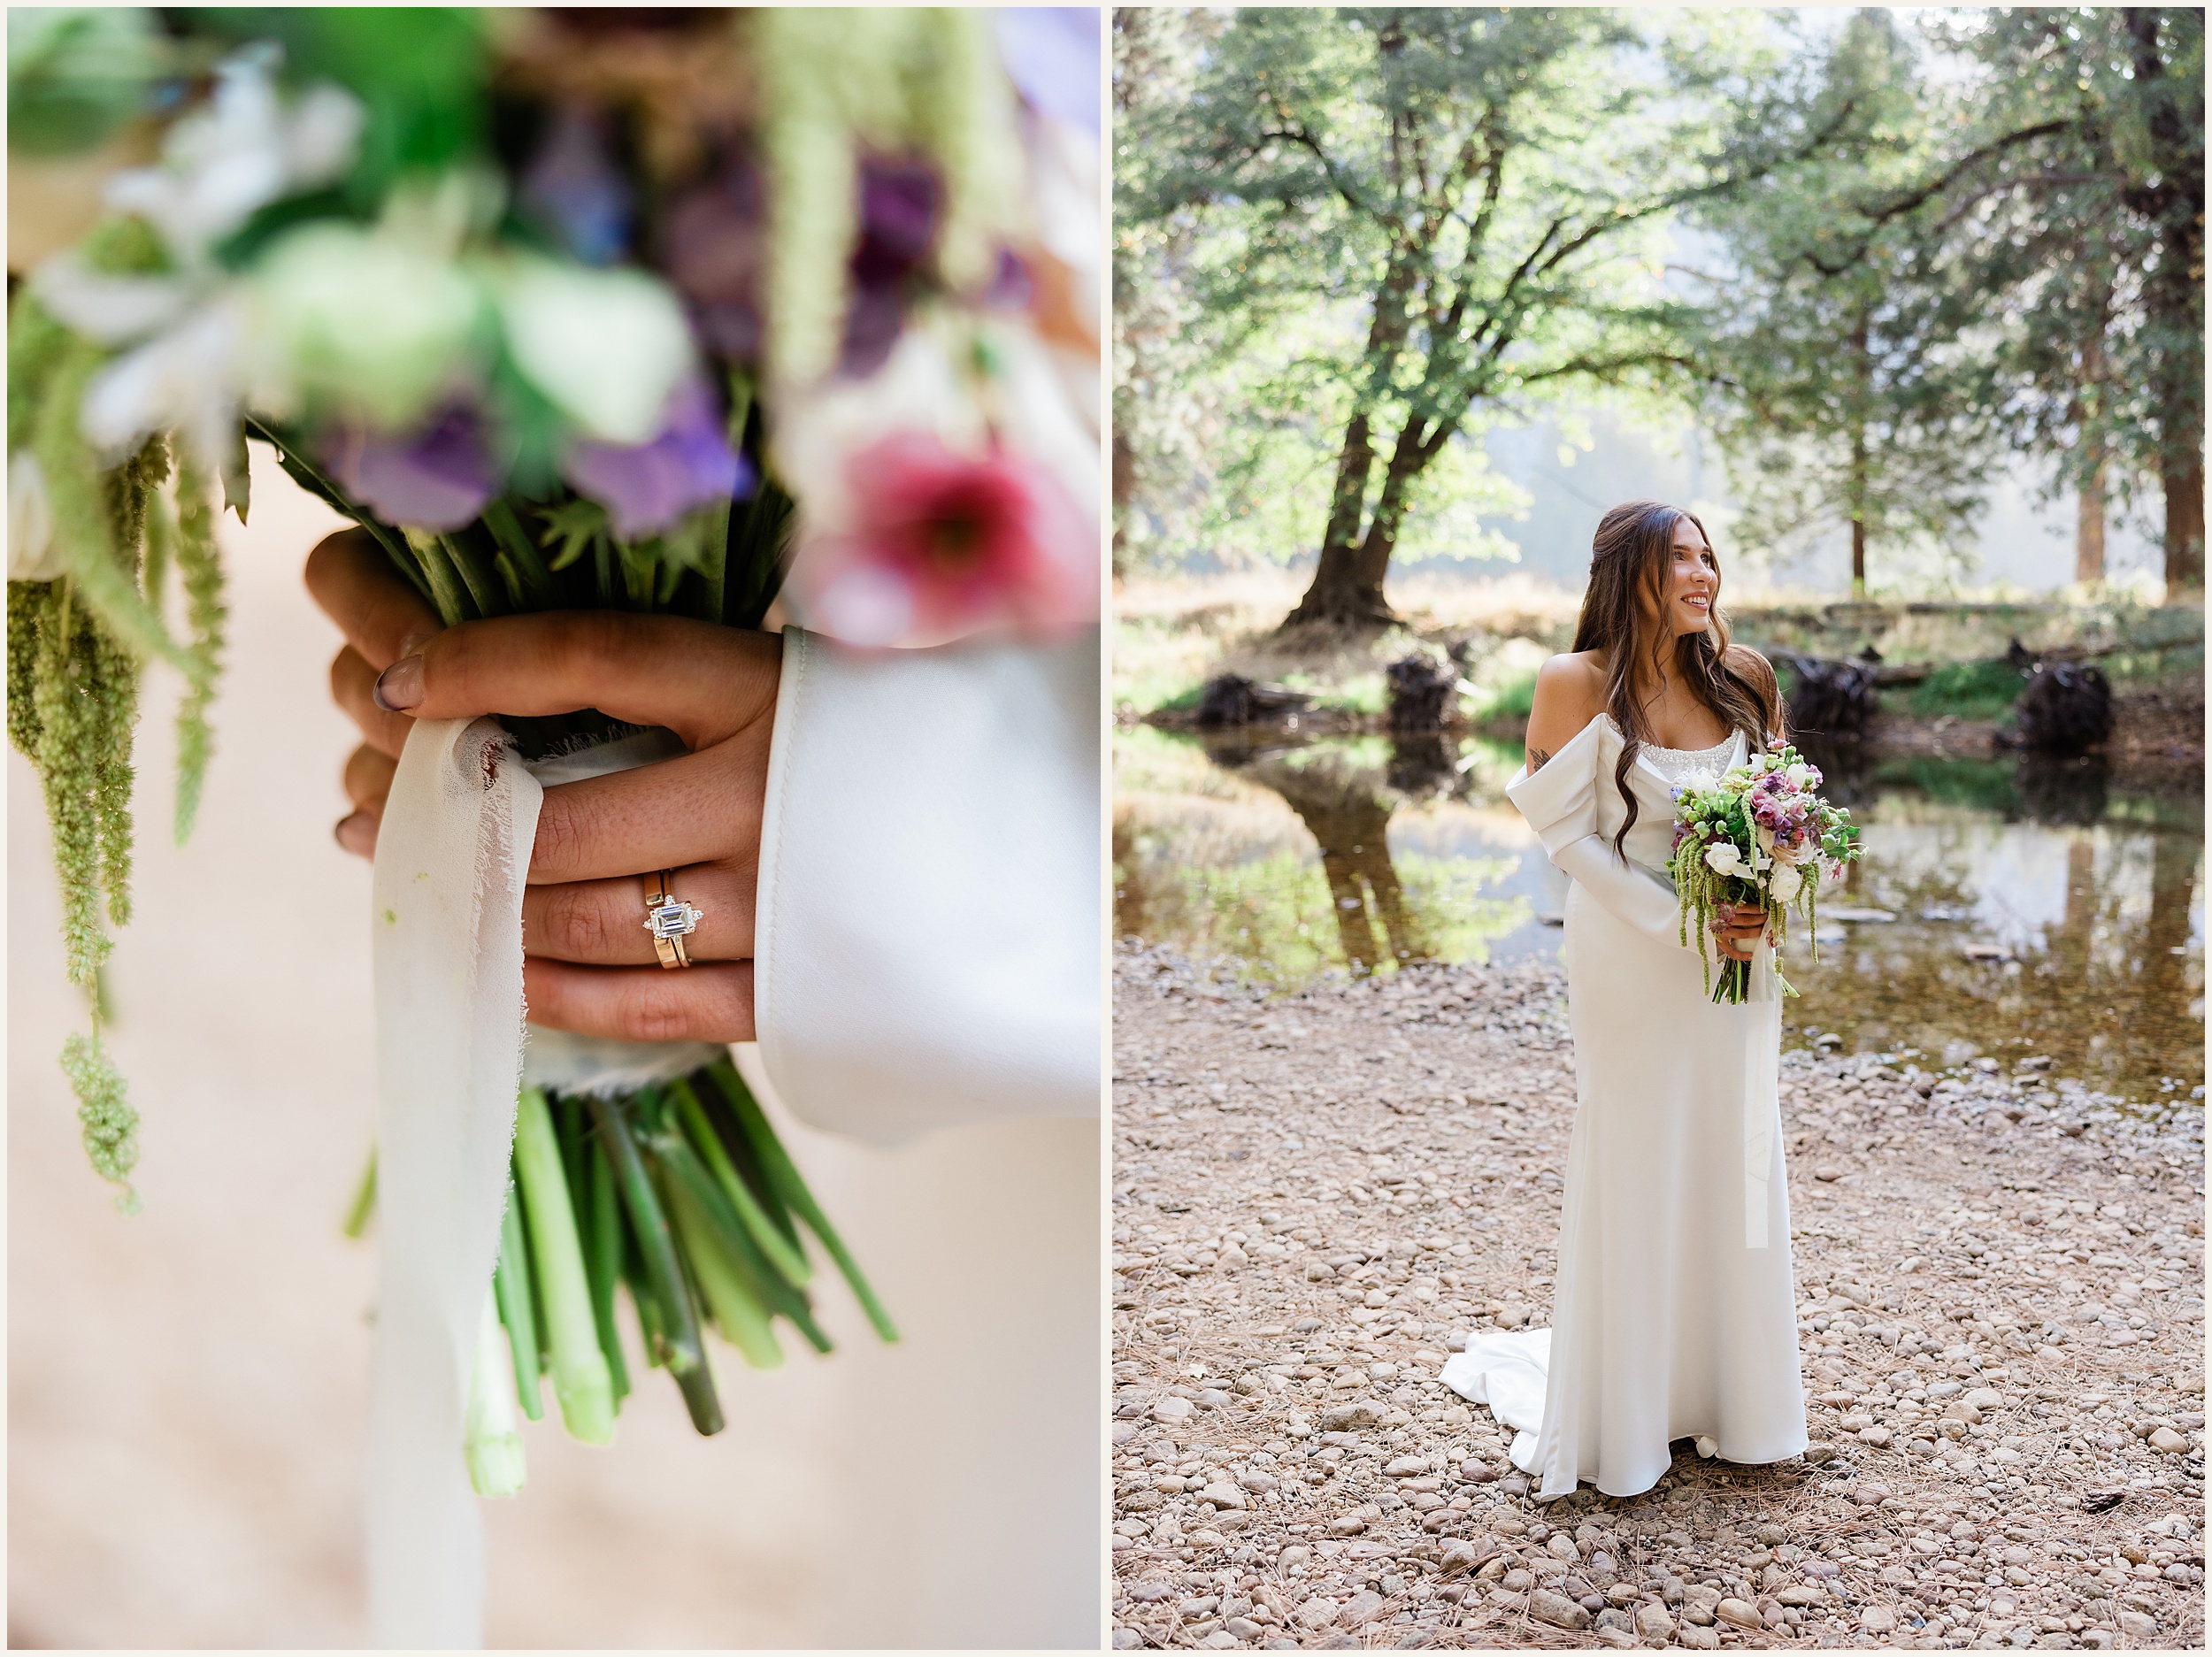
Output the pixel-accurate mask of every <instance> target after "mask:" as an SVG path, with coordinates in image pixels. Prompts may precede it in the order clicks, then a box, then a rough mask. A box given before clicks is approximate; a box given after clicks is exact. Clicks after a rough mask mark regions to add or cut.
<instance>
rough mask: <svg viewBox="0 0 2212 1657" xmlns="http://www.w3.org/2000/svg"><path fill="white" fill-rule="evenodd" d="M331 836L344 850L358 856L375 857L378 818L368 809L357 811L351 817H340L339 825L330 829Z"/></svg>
mask: <svg viewBox="0 0 2212 1657" xmlns="http://www.w3.org/2000/svg"><path fill="white" fill-rule="evenodd" d="M330 837H331V838H332V839H333V840H336V841H337V842H338V845H339V848H341V849H342V850H344V851H349V852H351V853H352V854H353V855H355V856H357V857H373V856H374V855H376V819H375V818H374V817H371V816H370V815H369V814H368V813H367V812H366V811H356V812H355V813H354V814H353V815H352V816H351V817H340V818H339V819H338V823H337V826H336V827H334V828H333V829H332V830H331V831H330Z"/></svg>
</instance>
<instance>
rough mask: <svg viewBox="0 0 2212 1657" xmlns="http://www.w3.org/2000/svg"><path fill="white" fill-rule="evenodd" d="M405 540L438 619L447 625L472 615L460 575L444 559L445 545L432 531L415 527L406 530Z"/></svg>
mask: <svg viewBox="0 0 2212 1657" xmlns="http://www.w3.org/2000/svg"><path fill="white" fill-rule="evenodd" d="M407 544H408V546H409V547H410V548H413V551H414V560H413V561H414V563H415V564H416V565H417V566H418V567H419V569H420V570H421V572H422V575H423V579H425V580H426V582H427V583H428V584H429V587H430V602H432V603H433V604H434V605H435V606H436V607H437V610H438V619H439V620H440V621H442V622H443V623H445V625H447V626H449V627H457V626H459V625H461V624H462V623H463V622H465V621H472V620H474V619H475V616H474V614H473V612H472V607H471V605H470V603H469V598H468V594H467V593H466V592H465V590H464V589H463V587H462V586H461V580H460V578H459V577H458V576H457V575H456V574H455V573H454V572H453V566H452V565H451V564H449V563H448V562H447V560H446V556H445V548H442V547H441V546H440V545H439V544H438V538H437V537H436V536H435V535H425V534H421V533H418V532H416V531H413V530H410V531H408V532H407Z"/></svg>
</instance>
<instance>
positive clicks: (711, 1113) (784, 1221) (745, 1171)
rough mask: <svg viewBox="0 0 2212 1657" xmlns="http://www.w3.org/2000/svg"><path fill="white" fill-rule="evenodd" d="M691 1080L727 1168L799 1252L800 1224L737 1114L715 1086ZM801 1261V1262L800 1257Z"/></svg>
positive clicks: (711, 1081)
mask: <svg viewBox="0 0 2212 1657" xmlns="http://www.w3.org/2000/svg"><path fill="white" fill-rule="evenodd" d="M693 1080H694V1081H695V1083H696V1084H697V1085H695V1087H694V1088H693V1090H692V1096H693V1097H694V1098H695V1099H696V1100H698V1101H699V1106H700V1109H703V1111H704V1112H705V1113H706V1117H707V1121H708V1123H709V1124H710V1125H711V1126H712V1127H713V1129H714V1134H715V1138H716V1139H717V1140H718V1142H719V1143H720V1145H721V1147H722V1152H723V1155H726V1156H727V1157H728V1158H729V1159H730V1165H731V1166H732V1167H733V1168H734V1169H736V1170H738V1178H741V1179H742V1180H743V1181H744V1182H745V1188H746V1189H747V1190H748V1191H750V1192H751V1193H753V1195H754V1197H755V1199H756V1200H757V1201H758V1202H759V1203H760V1206H761V1209H762V1211H763V1212H764V1213H765V1214H766V1215H767V1216H768V1218H769V1221H770V1223H771V1224H773V1225H774V1226H775V1228H776V1230H777V1231H778V1232H779V1233H780V1235H781V1236H782V1238H783V1239H784V1241H785V1242H787V1243H788V1244H790V1245H791V1247H793V1248H794V1249H796V1248H798V1247H799V1223H798V1221H797V1220H795V1219H794V1218H793V1217H792V1215H791V1210H790V1208H788V1207H787V1206H786V1204H785V1202H784V1200H783V1195H782V1193H780V1192H779V1191H778V1190H777V1189H776V1182H775V1181H774V1180H772V1179H771V1178H769V1177H768V1170H767V1169H766V1168H765V1167H764V1166H763V1165H762V1163H761V1160H760V1157H759V1156H758V1155H757V1154H756V1153H755V1151H754V1149H753V1142H752V1141H751V1140H750V1139H748V1138H746V1136H745V1130H744V1128H743V1127H742V1126H741V1125H740V1124H739V1123H738V1120H737V1112H736V1111H734V1110H733V1109H730V1105H729V1101H727V1100H726V1099H725V1098H724V1097H723V1096H722V1090H721V1089H720V1088H719V1087H718V1086H716V1085H714V1083H713V1079H712V1078H705V1079H701V1078H698V1077H696V1076H695V1077H694V1078H693ZM801 1257H802V1258H804V1256H803V1255H802V1256H801Z"/></svg>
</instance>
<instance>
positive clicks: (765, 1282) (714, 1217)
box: [651, 1124, 830, 1352]
mask: <svg viewBox="0 0 2212 1657" xmlns="http://www.w3.org/2000/svg"><path fill="white" fill-rule="evenodd" d="M651 1146H652V1149H653V1153H654V1155H655V1156H656V1157H657V1159H658V1161H659V1162H660V1165H661V1168H662V1170H663V1171H664V1173H665V1174H666V1176H667V1177H668V1179H669V1181H670V1182H671V1184H672V1185H674V1186H680V1188H681V1189H682V1190H683V1193H684V1194H685V1196H686V1197H687V1199H688V1200H689V1201H690V1203H691V1205H692V1206H693V1207H694V1208H696V1209H697V1210H698V1211H699V1215H700V1216H701V1217H702V1218H703V1220H705V1221H706V1222H707V1223H708V1225H709V1228H710V1230H711V1231H713V1233H714V1235H715V1237H716V1238H717V1239H718V1240H719V1242H720V1243H721V1246H722V1250H723V1253H724V1254H726V1256H727V1257H728V1259H729V1262H730V1263H731V1264H732V1265H733V1266H734V1267H735V1268H736V1269H737V1271H738V1275H739V1277H740V1279H741V1281H742V1282H743V1283H744V1284H745V1285H747V1286H748V1288H749V1291H750V1293H751V1295H752V1298H753V1299H754V1300H756V1301H757V1302H758V1303H759V1304H760V1306H761V1307H762V1308H764V1311H765V1312H766V1313H767V1314H768V1315H769V1316H779V1315H780V1316H784V1317H787V1318H789V1319H790V1320H791V1323H792V1325H793V1327H795V1329H797V1330H798V1331H799V1332H800V1333H801V1334H803V1335H804V1336H805V1337H806V1339H807V1340H808V1342H809V1343H810V1344H811V1345H812V1346H814V1348H815V1349H816V1350H817V1351H819V1352H827V1351H828V1350H829V1349H830V1339H829V1337H828V1336H827V1335H825V1334H824V1333H823V1332H822V1331H821V1328H820V1326H819V1325H818V1324H817V1323H815V1321H814V1315H813V1311H812V1308H810V1307H809V1306H808V1305H807V1299H806V1293H805V1291H803V1290H802V1289H799V1288H795V1287H794V1286H793V1285H791V1284H790V1283H789V1282H788V1281H787V1280H786V1279H785V1278H784V1277H781V1276H780V1274H779V1273H778V1272H777V1270H776V1269H775V1268H774V1267H773V1266H772V1265H770V1264H769V1263H768V1261H767V1259H766V1257H765V1256H764V1255H763V1254H761V1252H760V1250H759V1248H758V1247H756V1246H755V1244H754V1242H753V1239H752V1238H751V1237H750V1236H749V1235H748V1233H747V1231H746V1230H745V1226H744V1223H743V1222H742V1221H741V1220H740V1219H739V1218H738V1217H737V1210H736V1209H735V1208H732V1207H731V1206H730V1201H729V1199H728V1198H727V1197H726V1195H725V1194H724V1193H723V1192H722V1189H721V1187H720V1186H719V1185H717V1184H716V1183H715V1180H714V1176H713V1175H711V1174H710V1173H709V1172H708V1171H707V1170H706V1166H705V1164H704V1163H703V1162H701V1161H700V1160H699V1158H698V1156H697V1155H696V1154H695V1152H694V1151H693V1150H692V1148H691V1147H690V1146H689V1145H688V1144H687V1142H686V1141H685V1139H683V1136H682V1135H681V1134H680V1132H677V1131H676V1130H675V1128H674V1125H673V1124H667V1125H666V1126H665V1127H664V1131H663V1132H660V1133H658V1134H657V1135H656V1136H654V1137H653V1139H652V1140H651Z"/></svg>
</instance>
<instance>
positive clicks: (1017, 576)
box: [791, 432, 1098, 646]
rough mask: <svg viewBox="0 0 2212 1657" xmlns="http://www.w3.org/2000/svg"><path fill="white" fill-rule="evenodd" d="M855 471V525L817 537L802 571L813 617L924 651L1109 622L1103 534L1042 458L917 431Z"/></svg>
mask: <svg viewBox="0 0 2212 1657" xmlns="http://www.w3.org/2000/svg"><path fill="white" fill-rule="evenodd" d="M846 479H847V487H849V490H850V491H851V496H850V510H849V514H848V516H847V524H846V526H845V527H843V528H842V529H841V530H837V531H832V532H827V533H823V534H820V535H818V536H817V537H816V538H815V539H814V540H813V541H811V542H810V545H809V546H808V547H807V548H806V549H805V550H804V551H803V553H802V554H801V555H800V557H799V559H798V561H797V562H796V564H795V565H794V566H793V569H792V572H791V579H792V585H793V587H794V588H795V595H796V596H797V598H798V599H799V601H800V602H801V604H802V605H803V609H804V611H805V619H806V621H807V624H808V625H810V626H813V627H816V628H818V629H819V630H820V631H821V632H824V633H828V634H830V635H831V636H833V637H834V638H839V639H842V640H844V641H847V642H848V643H852V644H867V645H908V646H911V645H928V644H938V643H942V642H944V641H948V640H950V639H956V638H960V637H963V636H964V635H967V634H970V633H982V632H1012V633H1021V634H1025V635H1028V636H1032V637H1037V636H1051V635H1054V634H1058V633H1068V632H1071V631H1072V630H1074V629H1076V628H1079V627H1082V626H1085V625H1088V624H1089V623H1091V622H1092V621H1094V619H1096V617H1097V613H1098V537H1097V533H1096V532H1095V530H1094V528H1093V527H1092V525H1090V524H1089V523H1088V522H1087V521H1086V519H1085V518H1084V515H1083V513H1082V511H1081V510H1079V508H1078V507H1077V505H1076V503H1075V502H1074V501H1073V500H1072V499H1071V498H1070V496H1069V495H1068V493H1067V490H1066V488H1065V487H1064V486H1063V485H1062V484H1061V483H1060V481H1059V480H1058V479H1056V478H1055V477H1054V476H1053V475H1052V474H1051V473H1050V472H1048V471H1046V470H1045V469H1044V468H1043V467H1042V466H1040V465H1037V464H1034V463H1033V462H1030V461H1027V460H1025V459H1022V458H1021V457H1019V456H1015V455H1010V454H1008V453H1006V452H1004V451H1003V450H1001V451H998V452H995V453H992V454H989V455H987V456H980V457H979V456H972V455H964V454H960V453H957V452H956V451H955V450H953V449H949V448H947V447H946V446H945V444H944V443H943V442H942V441H940V440H939V439H937V438H936V437H933V436H929V435H926V434H923V433H915V432H906V433H899V434H898V435H896V436H894V437H888V438H886V439H884V440H883V441H880V442H878V443H875V444H873V445H872V446H871V447H869V448H867V449H862V450H860V451H858V452H857V453H856V454H855V455H854V456H852V457H851V459H850V460H849V462H848V463H847V466H846Z"/></svg>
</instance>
